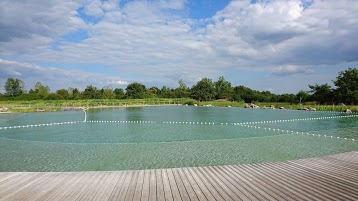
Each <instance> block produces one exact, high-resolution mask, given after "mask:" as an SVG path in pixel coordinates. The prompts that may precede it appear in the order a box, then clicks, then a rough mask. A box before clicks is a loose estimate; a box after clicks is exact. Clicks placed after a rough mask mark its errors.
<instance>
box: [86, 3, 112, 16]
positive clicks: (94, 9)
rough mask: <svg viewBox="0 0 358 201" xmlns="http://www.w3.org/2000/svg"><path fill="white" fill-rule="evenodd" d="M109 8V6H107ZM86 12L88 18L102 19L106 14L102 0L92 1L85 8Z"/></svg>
mask: <svg viewBox="0 0 358 201" xmlns="http://www.w3.org/2000/svg"><path fill="white" fill-rule="evenodd" d="M106 7H107V6H106ZM84 12H85V14H86V15H88V16H93V17H101V16H102V15H103V14H104V11H103V9H102V1H101V0H92V1H90V2H89V3H88V4H86V5H85V7H84Z"/></svg>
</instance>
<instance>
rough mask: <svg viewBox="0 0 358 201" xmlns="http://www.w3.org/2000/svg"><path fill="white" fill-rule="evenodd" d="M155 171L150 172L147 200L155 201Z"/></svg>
mask: <svg viewBox="0 0 358 201" xmlns="http://www.w3.org/2000/svg"><path fill="white" fill-rule="evenodd" d="M155 172H156V170H150V181H149V182H150V183H149V200H150V201H156V200H157V180H156V174H155Z"/></svg>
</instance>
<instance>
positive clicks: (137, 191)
mask: <svg viewBox="0 0 358 201" xmlns="http://www.w3.org/2000/svg"><path fill="white" fill-rule="evenodd" d="M143 181H144V171H138V179H137V184H136V185H135V190H134V195H133V201H140V199H141V197H142V189H143Z"/></svg>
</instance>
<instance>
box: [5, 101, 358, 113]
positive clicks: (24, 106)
mask: <svg viewBox="0 0 358 201" xmlns="http://www.w3.org/2000/svg"><path fill="white" fill-rule="evenodd" d="M172 104H182V105H186V104H187V105H194V104H196V105H198V106H207V105H212V106H215V107H229V106H231V107H243V106H244V105H245V103H244V102H231V101H227V100H215V101H204V102H199V101H197V100H194V99H191V98H179V99H177V98H156V99H123V100H117V99H94V100H93V99H90V100H47V101H44V100H36V101H0V109H1V108H3V107H6V108H8V112H36V110H45V111H62V110H64V109H65V108H66V107H118V106H141V105H172ZM255 104H256V105H258V106H260V107H261V108H264V107H270V105H274V106H275V108H280V107H284V108H285V109H293V110H297V109H299V108H316V109H317V110H318V111H343V110H346V109H350V110H352V112H358V106H357V105H348V106H342V105H317V104H315V103H313V102H308V103H303V104H302V105H299V104H291V103H270V102H262V103H255Z"/></svg>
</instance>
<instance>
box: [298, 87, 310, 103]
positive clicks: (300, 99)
mask: <svg viewBox="0 0 358 201" xmlns="http://www.w3.org/2000/svg"><path fill="white" fill-rule="evenodd" d="M309 99H310V95H309V94H308V93H307V92H305V91H302V90H301V91H299V92H298V93H297V94H296V101H297V102H299V103H302V102H306V101H309Z"/></svg>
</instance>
